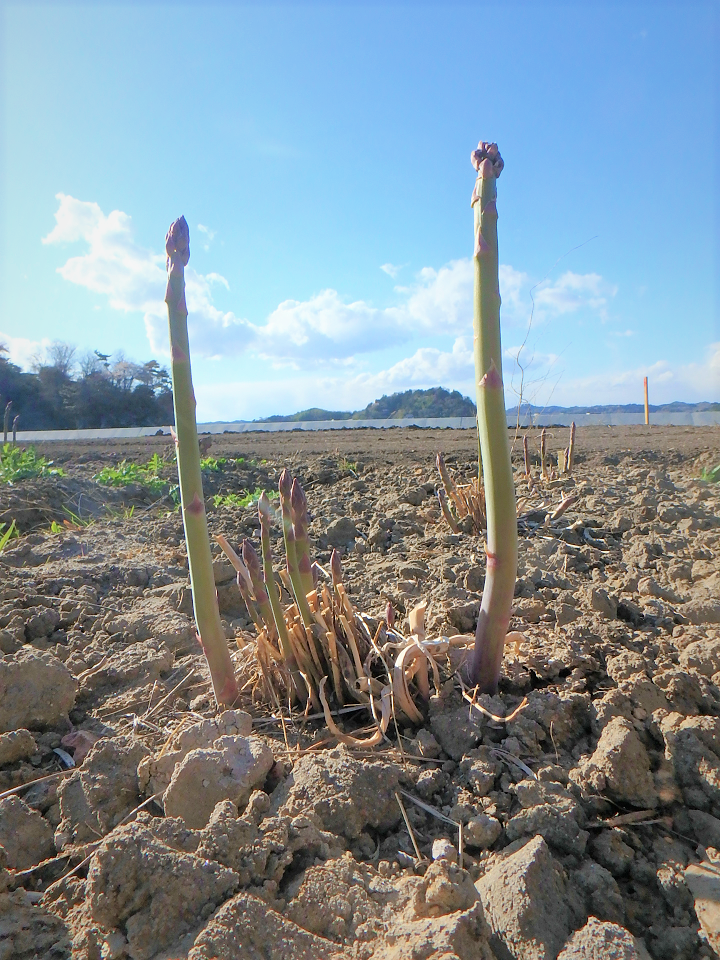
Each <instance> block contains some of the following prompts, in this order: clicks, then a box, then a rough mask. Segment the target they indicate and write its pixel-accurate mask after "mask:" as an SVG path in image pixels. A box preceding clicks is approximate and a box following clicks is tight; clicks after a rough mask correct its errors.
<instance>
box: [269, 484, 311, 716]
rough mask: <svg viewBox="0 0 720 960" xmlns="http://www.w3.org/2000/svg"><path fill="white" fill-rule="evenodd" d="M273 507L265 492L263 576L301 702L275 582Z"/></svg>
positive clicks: (303, 691) (299, 683) (301, 689)
mask: <svg viewBox="0 0 720 960" xmlns="http://www.w3.org/2000/svg"><path fill="white" fill-rule="evenodd" d="M271 511H272V507H271V506H270V501H269V500H268V498H267V496H266V494H265V491H264V490H263V492H262V494H261V495H260V499H259V500H258V516H259V517H260V542H261V543H262V558H263V574H264V577H265V586H266V588H267V594H268V598H269V600H270V606H271V607H272V613H273V617H274V619H275V625H276V627H277V631H278V639H279V641H280V649H281V650H282V655H283V658H284V660H285V664H286V666H287V668H288V670H289V671H290V676H291V677H292V681H293V686H294V687H295V692H296V693H297V696H298V698H299V699H300V700H303V701H304V700H306V699H307V693H306V689H305V685H304V683H303V679H302V676H301V675H300V673H299V671H298V666H297V662H296V660H295V655H294V653H293V649H292V644H291V643H290V638H289V636H288V631H287V624H286V623H285V617H284V615H283V609H282V605H281V603H280V591H279V590H278V587H277V583H276V582H275V575H274V574H273V565H272V555H271V553H270V518H271Z"/></svg>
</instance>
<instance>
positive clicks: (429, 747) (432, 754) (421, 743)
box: [415, 727, 440, 759]
mask: <svg viewBox="0 0 720 960" xmlns="http://www.w3.org/2000/svg"><path fill="white" fill-rule="evenodd" d="M415 742H416V743H417V747H418V753H419V754H420V756H421V757H428V758H431V759H435V758H436V757H439V756H440V744H439V743H438V742H437V740H436V739H435V737H434V736H433V735H432V733H430V731H429V730H426V729H425V728H424V727H423V728H422V729H420V730H418V732H417V735H416V737H415Z"/></svg>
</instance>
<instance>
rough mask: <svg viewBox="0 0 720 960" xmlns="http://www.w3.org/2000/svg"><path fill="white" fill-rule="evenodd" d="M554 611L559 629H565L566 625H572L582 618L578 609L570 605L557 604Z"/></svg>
mask: <svg viewBox="0 0 720 960" xmlns="http://www.w3.org/2000/svg"><path fill="white" fill-rule="evenodd" d="M554 609H555V622H556V623H557V625H558V626H559V627H564V626H565V625H566V624H568V623H572V622H573V621H574V620H577V618H578V617H579V616H580V611H579V610H578V609H577V607H573V606H572V605H571V604H569V603H556V604H555V607H554Z"/></svg>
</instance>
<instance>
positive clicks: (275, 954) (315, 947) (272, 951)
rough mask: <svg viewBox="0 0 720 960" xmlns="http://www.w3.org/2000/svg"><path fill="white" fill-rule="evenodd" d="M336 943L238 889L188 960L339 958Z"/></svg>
mask: <svg viewBox="0 0 720 960" xmlns="http://www.w3.org/2000/svg"><path fill="white" fill-rule="evenodd" d="M344 956H345V953H344V951H341V950H340V949H339V948H338V947H337V945H336V944H334V943H332V942H331V941H330V940H326V939H325V938H324V937H318V936H316V935H315V934H314V933H310V932H309V931H307V930H303V929H302V927H299V926H298V925H297V924H296V923H293V922H292V921H291V920H287V919H286V918H285V917H283V916H282V915H281V914H279V913H277V911H275V910H273V909H271V907H269V906H268V904H267V903H265V901H264V900H261V899H260V898H259V897H256V896H254V895H253V894H251V893H245V892H243V893H239V894H238V895H237V896H236V897H233V899H232V900H229V901H228V902H227V903H226V904H224V905H223V906H222V907H221V908H220V910H218V912H217V913H216V914H215V915H214V916H213V918H212V919H211V920H210V922H209V923H208V925H207V926H206V927H205V929H204V930H203V931H202V933H201V934H200V935H199V936H198V938H197V939H196V940H195V943H194V945H193V947H192V949H191V950H190V953H189V954H188V960H218V958H222V960H249V958H254V957H262V958H263V960H317V958H319V957H322V958H323V960H341V958H342V957H344Z"/></svg>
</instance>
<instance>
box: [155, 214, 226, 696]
mask: <svg viewBox="0 0 720 960" xmlns="http://www.w3.org/2000/svg"><path fill="white" fill-rule="evenodd" d="M165 250H166V252H167V271H168V282H167V290H166V293H165V302H166V303H167V305H168V320H169V326H170V354H171V371H172V387H173V405H174V408H175V435H176V454H177V464H178V476H179V480H180V502H181V505H182V516H183V524H184V526H185V540H186V542H187V552H188V567H189V568H190V583H191V584H192V598H193V608H194V611H195V622H196V624H197V631H198V640H199V641H200V644H201V646H202V648H203V652H204V653H205V657H206V659H207V662H208V666H209V667H210V676H211V678H212V685H213V690H214V691H215V699H216V700H217V702H218V705H222V706H232V704H233V703H234V702H235V700H236V699H237V696H238V688H237V683H236V680H235V673H234V670H233V664H232V660H231V658H230V650H229V648H228V644H227V641H226V639H225V632H224V631H223V627H222V623H221V622H220V611H219V609H218V602H217V591H216V590H215V578H214V576H213V569H212V554H211V553H210V539H209V537H208V528H207V517H206V514H205V502H204V500H203V490H202V475H201V472H200V450H199V448H198V436H197V423H196V422H195V394H194V392H193V385H192V373H191V370H190V346H189V342H188V330H187V305H186V303H185V266H186V264H187V262H188V260H189V259H190V231H189V230H188V225H187V222H186V220H185V217H180V219H179V220H176V221H175V222H174V223H173V224H172V225H171V226H170V229H169V230H168V234H167V237H166V238H165Z"/></svg>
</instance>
